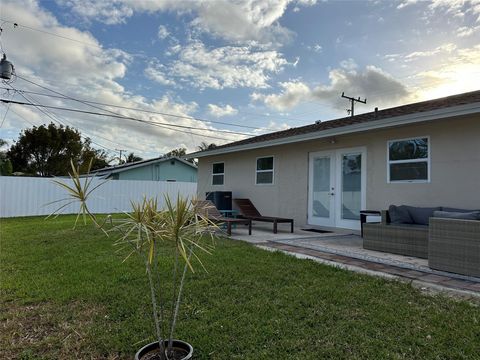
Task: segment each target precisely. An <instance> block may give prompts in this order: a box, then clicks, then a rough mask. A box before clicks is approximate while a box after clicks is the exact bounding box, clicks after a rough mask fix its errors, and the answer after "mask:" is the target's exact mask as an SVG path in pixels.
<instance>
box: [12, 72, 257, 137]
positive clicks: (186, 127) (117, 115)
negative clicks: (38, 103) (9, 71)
mask: <svg viewBox="0 0 480 360" xmlns="http://www.w3.org/2000/svg"><path fill="white" fill-rule="evenodd" d="M17 77H19V78H20V79H22V80H24V81H27V82H29V83H32V84H33V85H36V86H38V87H41V88H42V89H46V90H48V91H51V92H53V93H55V94H58V95H61V96H64V97H66V98H68V99H70V100H73V101H77V102H80V103H82V104H84V105H87V106H90V107H93V108H95V109H99V110H102V111H107V112H109V113H111V114H113V117H117V118H124V119H129V120H135V121H147V120H141V119H138V118H134V117H130V116H124V115H121V114H119V113H116V112H113V111H110V110H108V109H104V108H101V107H99V106H95V105H92V104H89V103H88V102H86V101H83V100H80V99H76V98H73V97H71V96H68V95H65V94H62V93H60V92H58V91H55V90H52V89H49V88H47V87H46V86H43V85H40V84H37V83H35V82H33V81H31V80H28V79H25V78H23V77H21V76H19V75H17ZM95 115H100V114H98V113H97V114H95ZM102 115H104V116H107V114H102ZM150 122H151V123H155V124H160V125H163V126H171V127H179V128H184V129H193V130H200V131H210V132H221V133H225V134H232V135H242V136H255V135H253V134H248V133H241V132H236V131H227V130H217V129H199V128H196V127H193V126H186V125H174V124H169V123H163V122H158V121H150Z"/></svg>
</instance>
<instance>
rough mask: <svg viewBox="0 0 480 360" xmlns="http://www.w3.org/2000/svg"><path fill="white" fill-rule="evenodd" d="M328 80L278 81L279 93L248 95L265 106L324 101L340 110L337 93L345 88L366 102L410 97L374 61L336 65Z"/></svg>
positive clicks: (381, 103) (280, 107) (281, 107)
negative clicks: (316, 82)
mask: <svg viewBox="0 0 480 360" xmlns="http://www.w3.org/2000/svg"><path fill="white" fill-rule="evenodd" d="M329 78H330V83H329V84H325V85H320V86H317V87H310V86H309V85H308V84H306V83H304V82H301V81H291V82H286V83H281V84H280V87H281V88H282V90H281V91H280V93H278V94H269V95H265V94H259V93H253V94H252V95H251V99H252V101H262V102H263V103H265V104H266V105H267V106H268V107H270V108H272V109H275V110H278V111H285V110H289V109H292V108H294V107H295V106H297V105H299V104H301V103H305V102H310V101H321V102H327V103H328V104H330V106H332V107H334V108H336V109H338V110H343V109H345V108H346V107H347V105H348V104H346V102H345V99H342V98H341V97H340V95H341V94H342V92H344V91H345V92H346V93H347V95H349V96H355V97H357V96H360V97H362V98H364V97H366V98H368V101H369V104H374V105H375V106H387V105H392V104H398V103H399V102H401V101H405V100H406V99H407V98H409V96H410V93H409V91H408V89H407V87H406V86H405V85H404V84H402V83H401V82H399V81H398V80H396V79H394V78H393V77H392V76H391V75H389V74H388V73H386V72H385V71H383V70H382V69H380V68H377V67H375V66H373V65H369V66H367V67H366V68H365V69H363V70H362V71H358V70H354V69H352V68H351V67H350V68H349V69H345V68H343V67H342V68H337V69H334V70H331V71H330V73H329Z"/></svg>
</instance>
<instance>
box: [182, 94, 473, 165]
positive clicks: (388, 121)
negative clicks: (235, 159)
mask: <svg viewBox="0 0 480 360" xmlns="http://www.w3.org/2000/svg"><path fill="white" fill-rule="evenodd" d="M477 112H480V103H479V102H476V103H472V104H466V105H459V106H454V107H449V108H446V109H438V110H432V111H425V112H419V113H414V114H408V115H402V116H395V117H391V118H384V119H380V120H371V121H367V122H363V123H359V124H353V125H346V126H341V127H337V128H334V129H329V130H319V131H316V132H310V133H307V134H301V135H294V136H288V137H285V138H280V139H274V140H267V141H262V142H255V143H251V144H245V145H237V146H232V147H227V148H224V149H218V150H215V149H212V150H209V151H206V152H198V153H191V154H189V156H192V157H196V158H202V157H206V156H214V155H220V154H226V153H231V152H237V151H245V150H253V149H258V148H264V147H270V146H276V145H284V144H290V143H295V142H302V141H308V140H315V139H321V138H326V137H331V136H339V135H345V134H350V133H356V132H362V131H368V130H376V129H383V128H388V127H394V126H399V125H407V124H414V123H419V122H424V121H433V120H440V119H444V118H448V117H454V116H462V115H469V114H475V113H477Z"/></svg>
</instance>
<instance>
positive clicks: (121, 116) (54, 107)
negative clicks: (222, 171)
mask: <svg viewBox="0 0 480 360" xmlns="http://www.w3.org/2000/svg"><path fill="white" fill-rule="evenodd" d="M0 102H4V103H12V104H17V105H27V106H36V107H42V108H47V109H55V110H64V111H69V112H76V113H82V114H89V115H98V116H106V117H112V118H119V119H124V120H131V121H136V122H139V123H143V124H147V125H152V126H157V127H161V128H165V129H168V130H173V131H179V132H183V133H187V134H192V135H196V136H200V137H205V138H211V139H217V140H227V141H231V139H226V138H221V137H218V136H210V135H205V134H199V133H195V132H191V131H185V130H180V129H175V128H170V127H168V126H178V125H163V124H159V123H157V122H154V121H148V120H142V119H137V118H133V117H127V116H123V115H113V114H112V115H110V114H105V113H98V112H93V111H87V110H79V109H70V108H65V107H60V106H51V105H43V104H37V105H33V104H31V103H28V102H21V101H14V100H7V99H0Z"/></svg>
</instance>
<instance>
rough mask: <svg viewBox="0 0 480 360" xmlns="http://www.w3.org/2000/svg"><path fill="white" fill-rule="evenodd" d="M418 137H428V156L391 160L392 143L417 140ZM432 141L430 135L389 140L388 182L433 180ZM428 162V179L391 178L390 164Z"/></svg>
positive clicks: (420, 182) (419, 182) (418, 182)
mask: <svg viewBox="0 0 480 360" xmlns="http://www.w3.org/2000/svg"><path fill="white" fill-rule="evenodd" d="M416 139H427V142H428V149H427V158H417V159H408V160H390V144H391V143H394V142H398V141H407V140H416ZM431 147H432V143H431V142H430V136H429V135H426V136H412V137H408V138H403V139H394V140H388V141H387V183H388V184H399V183H417V184H422V183H423V184H425V183H429V182H430V181H431V161H430V159H431V156H430V151H431ZM418 162H426V163H427V179H426V180H390V165H391V164H408V163H418Z"/></svg>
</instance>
